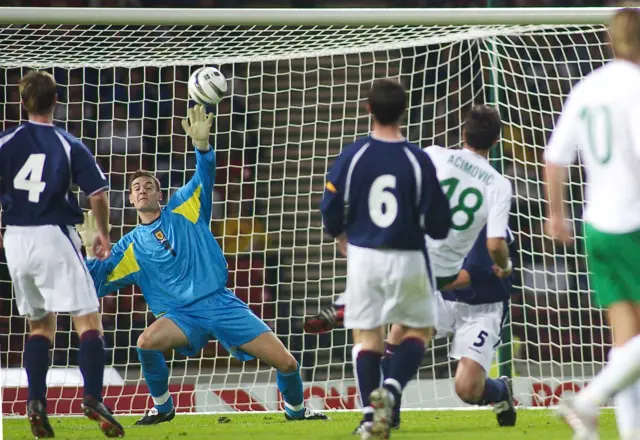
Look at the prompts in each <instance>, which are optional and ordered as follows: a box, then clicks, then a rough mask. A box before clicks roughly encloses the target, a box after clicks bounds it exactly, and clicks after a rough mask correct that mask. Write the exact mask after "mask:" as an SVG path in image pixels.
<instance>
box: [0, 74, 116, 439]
mask: <svg viewBox="0 0 640 440" xmlns="http://www.w3.org/2000/svg"><path fill="white" fill-rule="evenodd" d="M56 96H57V95H56V83H55V80H54V79H53V76H51V75H50V74H48V73H46V72H38V71H32V72H30V73H28V74H27V75H26V76H25V77H24V78H22V80H21V81H20V97H21V100H22V105H23V107H24V108H25V109H26V111H27V113H28V115H29V121H28V122H27V123H25V124H22V125H20V126H18V127H15V128H13V129H10V130H8V131H6V132H4V133H2V134H0V200H1V202H2V210H3V216H2V220H3V221H4V224H5V225H6V232H5V236H4V240H3V242H4V243H3V245H4V247H5V252H6V257H7V266H8V268H9V272H10V274H11V279H12V281H13V287H14V290H15V294H16V303H17V306H18V311H19V312H20V314H21V315H24V316H26V317H27V319H28V320H29V324H30V325H29V327H30V329H31V333H30V336H29V338H28V339H27V341H26V343H25V352H24V365H25V369H26V370H27V377H28V381H29V397H28V403H27V416H28V418H29V421H30V423H31V431H32V433H33V435H34V436H36V437H38V438H49V437H53V436H54V432H53V429H52V428H51V425H50V424H49V421H48V419H47V413H46V404H47V402H46V391H47V386H46V375H47V369H48V366H49V350H50V347H51V341H52V339H53V337H54V333H55V328H56V316H55V313H56V312H64V313H70V314H71V316H72V318H73V323H74V327H75V329H76V331H77V332H78V335H79V336H80V352H79V357H78V363H79V367H80V370H81V372H82V376H83V378H84V398H83V402H82V408H83V411H84V413H85V415H87V417H89V418H90V419H92V420H96V421H97V422H98V423H99V424H100V427H101V429H102V430H103V432H104V433H105V435H107V436H108V437H119V436H122V435H124V430H123V429H122V426H121V425H120V424H119V423H118V422H117V421H116V420H115V419H114V418H113V416H112V415H111V413H110V411H109V410H108V408H107V407H105V406H104V404H103V403H102V379H103V374H104V341H103V338H102V324H101V321H100V316H99V314H98V310H99V303H98V300H97V297H96V291H95V288H94V286H93V281H92V279H91V276H90V275H89V272H88V271H87V267H86V266H85V263H84V261H83V259H82V256H81V253H80V246H81V241H80V237H79V236H78V233H77V232H76V230H75V228H74V225H75V224H78V223H82V220H83V215H82V210H81V209H80V208H79V206H78V202H77V199H76V196H75V195H74V194H73V193H72V192H71V186H72V185H78V186H79V187H80V189H81V190H82V191H83V192H84V193H85V194H87V196H88V198H89V203H90V204H91V209H92V210H93V212H94V213H95V216H96V218H97V219H98V228H99V234H98V235H97V237H96V240H95V242H94V243H93V247H94V251H95V253H96V255H97V256H98V257H99V258H103V259H104V258H106V257H108V255H109V252H110V249H111V242H110V240H109V234H108V233H109V204H108V202H107V196H106V191H107V189H108V184H107V181H106V179H105V177H104V175H103V174H102V171H100V168H99V167H98V165H97V164H96V162H95V160H94V158H93V156H92V155H91V153H90V152H89V150H88V149H87V147H85V146H84V145H83V144H82V142H80V141H79V140H78V139H76V138H75V137H73V136H72V135H71V134H69V133H67V132H66V131H64V130H62V129H60V128H57V127H55V126H54V125H53V112H54V109H55V105H56Z"/></svg>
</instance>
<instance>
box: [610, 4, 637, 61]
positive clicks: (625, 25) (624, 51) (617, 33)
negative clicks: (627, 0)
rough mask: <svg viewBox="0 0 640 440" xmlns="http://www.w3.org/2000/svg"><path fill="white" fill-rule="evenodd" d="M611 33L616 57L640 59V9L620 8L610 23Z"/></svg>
mask: <svg viewBox="0 0 640 440" xmlns="http://www.w3.org/2000/svg"><path fill="white" fill-rule="evenodd" d="M609 35H610V38H611V47H612V49H613V53H614V55H615V56H616V58H623V59H626V60H630V61H640V9H637V8H624V9H620V10H618V11H617V12H616V13H615V15H614V16H613V18H612V19H611V23H610V24H609Z"/></svg>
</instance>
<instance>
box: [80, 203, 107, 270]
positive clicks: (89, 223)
mask: <svg viewBox="0 0 640 440" xmlns="http://www.w3.org/2000/svg"><path fill="white" fill-rule="evenodd" d="M83 216H84V222H83V223H82V224H81V225H77V226H76V230H77V231H78V234H79V235H80V238H81V239H82V244H83V245H84V248H85V251H86V252H87V258H89V259H93V258H96V254H95V249H94V247H95V246H97V245H98V244H99V243H96V240H98V237H99V236H100V232H98V225H97V224H96V217H95V216H94V215H93V211H87V212H85V213H84V214H83ZM109 230H111V225H109Z"/></svg>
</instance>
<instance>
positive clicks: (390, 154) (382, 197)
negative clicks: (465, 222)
mask: <svg viewBox="0 0 640 440" xmlns="http://www.w3.org/2000/svg"><path fill="white" fill-rule="evenodd" d="M345 205H347V206H348V209H347V212H346V218H345ZM320 210H321V211H322V217H323V222H324V226H325V228H326V230H327V232H328V233H329V234H330V235H331V236H333V237H337V236H339V235H341V234H342V233H346V235H347V239H348V241H349V243H350V244H352V245H354V246H359V247H364V248H372V249H397V250H424V249H425V238H424V234H425V233H426V234H428V235H429V236H430V237H433V238H434V239H443V238H446V237H447V234H448V233H449V227H450V224H451V212H450V209H449V202H448V201H447V199H446V197H445V196H444V193H443V192H442V189H441V188H440V183H439V182H438V180H437V177H436V170H435V168H434V166H433V163H432V162H431V159H430V158H429V156H428V155H426V154H425V153H424V152H423V151H422V150H421V149H420V148H419V147H418V146H417V145H414V144H412V143H410V142H407V141H406V140H403V141H397V142H388V141H383V140H379V139H376V138H374V137H371V136H367V137H364V138H362V139H359V140H358V141H356V142H355V143H353V144H351V145H349V146H347V147H346V148H345V149H344V150H343V151H342V153H341V154H340V156H338V158H337V159H336V162H335V163H334V164H333V167H332V168H331V170H330V171H329V174H328V176H327V182H326V186H325V191H324V196H323V198H322V202H321V203H320Z"/></svg>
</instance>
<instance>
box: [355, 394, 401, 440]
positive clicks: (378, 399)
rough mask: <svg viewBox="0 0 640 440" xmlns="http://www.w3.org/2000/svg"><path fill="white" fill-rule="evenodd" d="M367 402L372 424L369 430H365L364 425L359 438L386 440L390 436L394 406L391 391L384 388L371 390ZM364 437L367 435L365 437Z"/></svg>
mask: <svg viewBox="0 0 640 440" xmlns="http://www.w3.org/2000/svg"><path fill="white" fill-rule="evenodd" d="M369 402H370V405H371V407H372V408H373V423H372V425H371V429H367V425H368V423H365V427H364V429H363V431H365V432H363V434H362V435H361V438H363V439H366V438H380V439H388V438H389V435H390V434H391V433H390V431H391V417H392V412H393V406H394V398H393V395H392V394H391V391H389V390H387V389H386V388H378V389H376V390H373V392H372V393H371V395H370V396H369ZM366 435H369V437H367V436H366Z"/></svg>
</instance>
